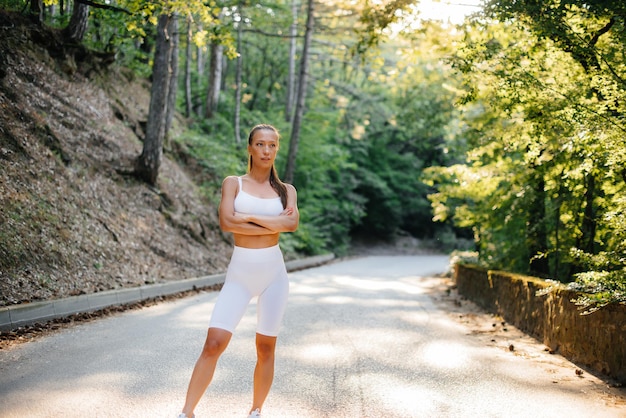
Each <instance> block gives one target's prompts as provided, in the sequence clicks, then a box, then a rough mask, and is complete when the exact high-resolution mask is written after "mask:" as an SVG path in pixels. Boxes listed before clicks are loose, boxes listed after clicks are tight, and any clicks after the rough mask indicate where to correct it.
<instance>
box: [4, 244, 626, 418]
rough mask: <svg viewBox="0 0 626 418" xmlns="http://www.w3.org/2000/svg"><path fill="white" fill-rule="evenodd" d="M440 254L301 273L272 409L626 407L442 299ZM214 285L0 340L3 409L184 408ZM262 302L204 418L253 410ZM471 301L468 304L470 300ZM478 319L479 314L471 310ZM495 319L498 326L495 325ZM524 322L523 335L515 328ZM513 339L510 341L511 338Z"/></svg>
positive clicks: (99, 413) (586, 412)
mask: <svg viewBox="0 0 626 418" xmlns="http://www.w3.org/2000/svg"><path fill="white" fill-rule="evenodd" d="M447 263H448V259H447V257H443V256H380V257H364V258H356V259H350V260H344V261H340V262H335V263H332V264H328V265H325V266H321V267H317V268H313V269H309V270H303V271H299V272H296V273H291V274H290V277H291V294H290V299H289V306H288V309H287V313H286V318H285V322H284V327H283V330H282V333H281V336H280V338H279V346H278V351H277V364H276V377H275V382H274V386H273V388H272V392H271V393H270V396H269V398H268V401H267V402H266V405H265V408H264V417H267V418H271V417H287V418H298V417H336V418H344V417H346V418H356V417H372V418H374V417H383V418H394V417H463V418H466V417H481V418H482V417H533V418H539V417H568V418H575V417H585V418H587V417H602V418H607V417H609V418H610V417H626V402H625V401H624V400H625V399H626V398H625V397H624V391H623V389H615V388H610V387H608V386H607V385H606V384H605V383H603V382H602V381H601V380H600V379H598V378H596V377H594V376H592V375H591V374H589V373H588V372H584V373H583V374H582V375H581V376H577V375H576V374H575V371H576V370H577V369H578V368H577V366H576V365H573V364H571V363H569V362H567V361H566V360H565V359H563V358H562V357H560V356H558V355H550V354H548V353H546V352H545V351H544V347H543V346H542V345H541V344H538V343H536V342H534V340H532V339H529V338H526V339H524V338H523V336H522V337H519V335H520V334H521V333H519V332H518V331H516V330H514V329H513V328H512V327H509V329H508V330H507V332H508V333H509V334H507V335H510V336H511V337H510V338H514V336H515V335H518V337H517V339H516V340H515V345H516V347H515V348H514V347H511V349H506V347H507V346H512V345H513V344H510V342H509V341H504V340H502V341H501V340H500V337H499V336H498V337H496V336H495V334H493V335H490V334H488V332H487V331H484V332H482V331H481V330H480V329H478V330H477V328H476V326H477V325H476V324H477V323H480V320H477V318H479V319H481V318H482V319H481V320H482V321H483V322H484V321H490V318H489V316H487V315H482V316H481V314H476V313H474V314H471V315H470V314H468V315H463V314H460V313H459V312H460V311H458V310H455V309H453V308H452V307H455V306H456V305H453V304H452V303H447V302H445V301H442V299H444V298H442V295H444V294H445V292H442V291H441V284H442V280H443V279H440V278H436V277H435V276H436V275H437V274H439V273H441V272H443V271H445V270H446V269H447V267H448V266H447ZM216 295H217V294H216V293H212V292H206V293H199V294H197V295H194V296H190V297H187V298H184V299H179V300H174V301H168V302H164V303H162V304H158V305H155V306H151V307H148V308H143V309H140V310H134V311H129V312H125V313H122V314H118V315H114V316H112V317H107V318H103V319H100V320H97V321H93V322H90V323H84V324H80V325H76V326H73V327H71V328H69V329H64V330H61V331H59V332H56V333H54V334H52V335H48V336H45V337H42V338H38V339H36V341H34V342H30V343H25V344H21V345H17V346H14V347H11V348H8V349H6V350H0V417H2V418H9V417H16V418H17V417H35V418H36V417H77V418H78V417H120V418H121V417H137V418H144V417H145V418H148V417H150V418H152V417H175V416H176V415H177V413H178V412H179V411H180V408H181V407H182V403H183V400H184V396H185V390H186V386H187V383H188V379H189V376H190V374H191V370H192V367H193V364H194V362H195V360H196V357H197V355H198V353H199V351H200V349H201V346H202V343H203V341H204V337H205V333H206V326H207V324H208V321H209V317H210V314H211V309H212V307H213V304H214V302H215V298H216ZM254 308H255V306H254V304H252V305H251V306H250V308H249V310H248V313H247V315H246V316H245V317H244V319H243V321H242V322H241V324H240V325H239V328H238V329H237V331H236V333H235V335H234V337H233V340H232V342H231V345H230V346H229V347H228V349H227V351H226V352H225V354H224V355H223V357H222V358H221V360H220V363H219V364H218V369H217V372H216V375H215V379H214V381H213V384H212V385H211V387H209V390H208V391H207V393H206V395H205V397H204V398H203V399H202V401H201V402H200V404H199V406H198V408H197V409H196V416H197V417H198V418H206V417H217V418H223V417H245V416H246V415H247V414H246V413H247V411H248V409H249V406H250V400H251V384H252V382H251V376H252V370H253V367H254V346H253V344H254V343H253V341H254V327H255V319H256V317H255V311H254ZM461 310H462V309H461ZM468 317H471V318H473V320H474V324H473V325H472V324H470V323H468V322H465V321H464V320H463V318H468ZM489 325H490V326H491V324H489ZM515 332H517V333H518V334H515ZM511 341H512V340H511Z"/></svg>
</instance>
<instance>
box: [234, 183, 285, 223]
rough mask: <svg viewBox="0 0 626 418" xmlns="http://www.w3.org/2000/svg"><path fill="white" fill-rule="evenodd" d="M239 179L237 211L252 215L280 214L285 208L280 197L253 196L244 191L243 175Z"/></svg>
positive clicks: (236, 201) (236, 200)
mask: <svg viewBox="0 0 626 418" xmlns="http://www.w3.org/2000/svg"><path fill="white" fill-rule="evenodd" d="M237 180H238V181H239V193H237V196H236V197H235V203H234V204H235V212H239V213H247V214H250V215H269V216H278V215H280V214H281V212H282V211H283V210H284V208H283V204H282V202H281V201H280V197H272V198H267V199H266V198H262V197H256V196H252V195H251V194H248V193H246V192H244V190H243V182H242V181H241V177H237Z"/></svg>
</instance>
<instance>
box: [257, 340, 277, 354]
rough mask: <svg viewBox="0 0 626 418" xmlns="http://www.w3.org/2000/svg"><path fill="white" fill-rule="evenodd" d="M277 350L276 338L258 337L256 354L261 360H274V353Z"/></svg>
mask: <svg viewBox="0 0 626 418" xmlns="http://www.w3.org/2000/svg"><path fill="white" fill-rule="evenodd" d="M275 350H276V338H275V337H266V336H260V335H259V336H257V341H256V352H257V357H258V358H259V360H270V359H273V358H274V352H275Z"/></svg>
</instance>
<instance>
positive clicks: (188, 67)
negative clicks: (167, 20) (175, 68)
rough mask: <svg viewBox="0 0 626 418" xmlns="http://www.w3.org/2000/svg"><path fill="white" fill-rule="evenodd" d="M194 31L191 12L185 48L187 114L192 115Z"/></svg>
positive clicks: (187, 115) (188, 19)
mask: <svg viewBox="0 0 626 418" xmlns="http://www.w3.org/2000/svg"><path fill="white" fill-rule="evenodd" d="M192 43H193V40H192V32H191V14H189V15H188V16H187V48H186V49H185V116H186V117H188V118H189V117H191V112H193V101H192V96H191V94H192V93H191V63H192V61H193V58H192V56H191V55H192V51H193V48H192Z"/></svg>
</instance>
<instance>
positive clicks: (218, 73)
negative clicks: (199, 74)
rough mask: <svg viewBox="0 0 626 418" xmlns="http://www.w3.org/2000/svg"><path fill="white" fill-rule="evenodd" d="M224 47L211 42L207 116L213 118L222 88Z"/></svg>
mask: <svg viewBox="0 0 626 418" xmlns="http://www.w3.org/2000/svg"><path fill="white" fill-rule="evenodd" d="M223 52H224V47H223V46H222V45H221V44H219V43H217V42H215V41H214V42H212V43H211V64H210V65H211V66H210V68H209V91H208V92H207V103H206V117H207V118H209V119H211V118H212V117H213V116H214V115H215V112H217V105H218V103H219V100H220V90H221V88H222V68H223V66H222V60H223Z"/></svg>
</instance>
